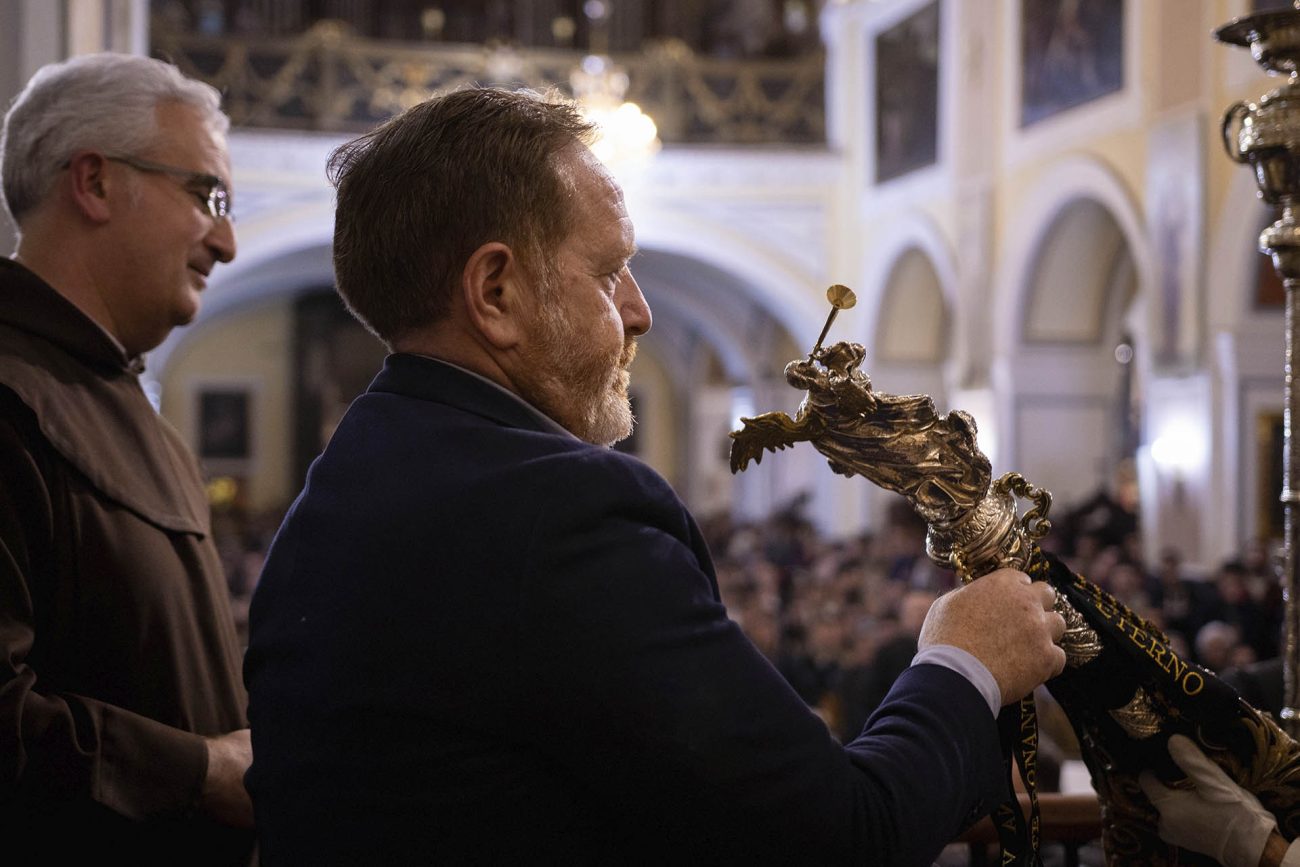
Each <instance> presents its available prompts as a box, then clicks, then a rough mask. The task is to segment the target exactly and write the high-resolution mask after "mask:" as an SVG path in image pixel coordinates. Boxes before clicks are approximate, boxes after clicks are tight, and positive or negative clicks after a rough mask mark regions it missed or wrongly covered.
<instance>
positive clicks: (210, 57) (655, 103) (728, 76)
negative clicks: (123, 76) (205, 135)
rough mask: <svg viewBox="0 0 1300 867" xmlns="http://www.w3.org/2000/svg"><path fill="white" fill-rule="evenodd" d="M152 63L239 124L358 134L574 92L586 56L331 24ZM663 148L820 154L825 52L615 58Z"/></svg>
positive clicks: (665, 49)
mask: <svg viewBox="0 0 1300 867" xmlns="http://www.w3.org/2000/svg"><path fill="white" fill-rule="evenodd" d="M153 53H154V54H155V55H156V56H158V57H162V58H165V59H167V60H170V61H172V62H174V63H176V64H177V66H179V67H180V68H181V70H182V71H183V72H185V73H186V74H188V75H191V76H194V77H196V78H200V79H202V80H204V81H207V82H209V83H211V84H213V85H214V86H216V87H217V88H218V89H219V90H221V91H222V92H223V93H224V94H225V107H226V111H227V112H228V113H229V114H230V117H231V120H232V122H233V123H234V124H235V125H236V126H248V127H275V128H279V129H302V130H321V131H330V132H361V131H364V130H367V129H370V128H371V127H373V126H374V125H376V124H377V123H380V122H382V121H384V120H386V119H387V118H389V117H391V116H393V115H394V114H396V113H398V112H400V111H403V110H404V109H406V108H409V107H410V106H412V105H414V104H415V103H417V102H420V101H421V100H424V99H427V98H428V97H429V96H431V95H433V94H435V93H439V92H442V91H445V90H449V89H452V88H455V87H458V86H462V85H465V84H471V83H478V84H500V85H510V86H524V85H526V86H529V87H535V88H545V87H555V88H558V89H559V90H561V91H564V92H568V91H569V73H570V72H571V71H572V70H573V68H574V67H575V66H577V64H578V62H579V60H580V59H581V58H580V55H578V54H577V53H574V52H568V51H559V50H548V49H535V48H529V49H514V48H508V47H486V46H476V45H448V44H441V43H439V44H412V43H405V42H389V41H380V40H373V39H363V38H360V37H357V36H355V35H354V34H353V33H352V32H351V31H349V29H348V28H347V27H346V26H345V25H343V24H340V23H338V22H333V21H323V22H321V23H319V24H317V25H316V26H315V27H313V28H312V29H311V30H309V31H307V32H306V33H304V34H303V35H301V36H298V37H294V38H290V39H285V38H265V39H259V38H255V37H232V36H223V37H212V36H202V35H196V34H191V33H178V32H175V31H171V30H168V29H166V28H164V27H159V26H157V25H155V28H154V31H153ZM613 59H614V61H615V63H617V64H618V65H620V66H622V67H623V69H624V70H626V71H627V73H628V77H629V79H630V85H629V88H628V93H627V99H629V100H632V101H633V102H636V103H638V104H640V105H641V107H642V108H643V109H644V110H646V111H647V112H648V113H649V114H650V115H652V116H653V117H654V119H655V123H656V124H658V126H659V137H660V138H661V139H662V140H663V141H665V142H690V143H726V144H821V143H824V142H825V140H826V118H825V106H824V95H823V94H824V86H823V85H824V65H825V59H824V57H823V56H822V55H820V54H814V55H811V56H805V57H800V58H796V59H790V60H724V59H718V58H711V57H704V56H700V55H697V54H695V53H694V52H692V51H691V50H690V49H689V48H687V47H686V46H685V45H682V44H680V43H667V44H661V45H656V46H654V47H651V48H649V49H647V50H646V51H643V52H640V53H637V54H625V55H615V56H614V58H613Z"/></svg>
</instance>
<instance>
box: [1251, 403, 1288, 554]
mask: <svg viewBox="0 0 1300 867" xmlns="http://www.w3.org/2000/svg"><path fill="white" fill-rule="evenodd" d="M1284 435H1285V434H1284V430H1283V426H1282V412H1281V411H1280V410H1269V411H1265V412H1261V413H1260V414H1259V415H1258V416H1257V417H1256V419H1255V437H1256V442H1257V447H1256V448H1257V451H1256V460H1257V464H1256V475H1255V478H1256V480H1257V484H1258V491H1257V492H1256V515H1257V518H1256V532H1255V535H1256V536H1257V537H1258V538H1267V539H1280V538H1282V533H1283V527H1282V524H1283V508H1282V441H1283V438H1284Z"/></svg>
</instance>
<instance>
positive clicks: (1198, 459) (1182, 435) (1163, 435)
mask: <svg viewBox="0 0 1300 867" xmlns="http://www.w3.org/2000/svg"><path fill="white" fill-rule="evenodd" d="M1151 460H1153V461H1155V463H1156V466H1157V467H1159V468H1160V469H1161V470H1162V471H1164V472H1166V473H1172V474H1176V475H1190V474H1193V473H1197V472H1199V471H1200V470H1201V469H1202V468H1203V467H1204V466H1205V460H1206V442H1205V433H1204V431H1202V430H1201V429H1200V428H1199V427H1197V426H1195V425H1192V424H1189V423H1187V422H1179V421H1175V422H1171V423H1169V424H1167V425H1166V426H1165V427H1163V428H1162V429H1161V432H1160V435H1159V436H1157V437H1156V438H1155V439H1154V440H1152V442H1151Z"/></svg>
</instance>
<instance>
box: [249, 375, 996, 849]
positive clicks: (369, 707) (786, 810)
mask: <svg viewBox="0 0 1300 867" xmlns="http://www.w3.org/2000/svg"><path fill="white" fill-rule="evenodd" d="M250 629H251V644H250V647H249V649H248V654H247V657H246V662H245V668H244V674H245V680H246V682H247V685H248V690H249V719H250V720H251V723H252V730H253V731H252V736H253V755H254V761H253V765H252V768H251V770H250V771H249V772H248V775H247V784H248V788H249V791H250V792H251V793H252V796H253V801H254V805H255V809H256V816H257V822H258V827H259V832H260V835H261V857H262V861H263V863H264V864H267V865H277V864H312V865H324V864H386V865H390V864H433V863H438V864H443V863H487V864H516V863H528V864H536V863H563V864H585V863H601V864H625V863H647V864H651V863H652V864H731V863H735V864H759V863H791V864H819V865H822V864H850V863H852V864H879V865H894V864H897V865H920V864H929V863H930V861H931V860H932V859H933V858H934V857H935V856H936V855H937V853H938V851H939V850H940V849H941V848H942V846H943V845H944V844H945V843H946V842H947V841H948V840H950V839H951V838H952V837H953V836H955V835H956V834H957V833H958V832H959V830H960V829H961V828H962V827H963V826H964V825H965V824H966V823H968V822H969V821H972V820H973V819H974V818H976V817H977V816H979V815H982V814H983V813H985V812H988V810H990V809H991V808H992V807H993V806H994V805H995V804H996V803H997V802H998V801H1000V800H1001V799H1002V798H1003V796H1004V795H1005V794H1006V785H1005V781H1004V774H1003V772H1002V769H1001V764H1000V758H999V749H998V741H997V732H996V726H995V723H994V720H993V718H992V716H991V715H990V713H989V710H988V706H987V705H986V704H985V701H984V699H983V697H981V695H980V694H979V692H978V691H977V690H976V689H975V688H974V687H973V686H971V685H970V684H969V683H968V682H967V681H966V680H965V679H963V678H962V677H961V676H959V675H957V674H955V673H954V672H952V671H950V670H948V669H946V668H942V667H938V666H931V665H921V666H916V667H913V668H911V669H909V670H908V671H907V672H906V673H905V674H904V675H903V676H902V678H901V679H900V680H899V681H898V683H897V685H896V686H895V687H894V689H893V691H892V692H891V693H890V695H889V697H888V699H887V700H886V702H885V703H884V705H883V706H882V707H881V708H880V710H879V711H878V712H877V713H876V714H875V715H874V716H873V717H872V719H871V720H870V721H869V722H868V723H867V726H866V728H865V729H864V731H863V734H862V736H861V737H859V738H858V739H857V740H855V741H854V742H853V743H851V744H849V745H848V746H840V745H839V744H838V743H836V742H835V741H834V739H833V738H832V737H831V735H830V734H829V733H828V731H827V729H826V727H825V726H824V725H823V724H822V722H821V721H820V720H819V719H818V718H817V717H816V716H815V715H814V714H813V713H811V712H810V711H809V710H808V708H807V707H805V705H804V704H803V702H802V701H800V699H799V697H798V696H797V695H796V694H795V693H794V691H793V690H792V689H791V688H790V687H789V686H788V685H787V684H786V683H785V682H784V681H783V680H782V678H781V677H780V675H778V674H777V672H776V671H775V670H774V669H773V668H772V666H771V665H770V664H768V662H767V661H766V660H765V659H764V658H763V656H762V655H761V654H760V653H759V652H758V650H756V649H755V648H754V646H753V645H752V644H751V643H750V642H749V641H748V640H747V639H746V638H745V636H744V635H743V634H742V632H741V631H740V629H739V628H738V627H737V626H736V624H735V623H733V622H732V621H730V620H729V619H728V618H727V614H726V611H725V610H724V608H723V606H722V604H721V603H720V601H719V598H718V588H717V582H716V579H715V577H714V573H713V567H712V564H711V562H710V559H709V555H708V552H707V550H706V549H705V546H704V543H703V541H702V540H701V538H700V533H699V530H698V529H697V527H696V525H695V522H694V521H693V520H692V518H691V516H690V515H689V514H688V512H687V510H686V508H685V507H684V506H683V505H682V503H681V502H680V501H679V500H678V498H677V497H676V495H675V494H674V493H673V491H672V490H671V489H670V487H669V486H668V484H667V482H665V481H664V480H663V479H662V478H661V477H660V476H659V475H657V474H656V473H655V472H654V471H652V470H651V469H649V468H648V467H646V466H645V465H644V464H642V463H641V462H639V461H638V460H636V459H635V458H631V457H629V456H627V455H624V454H620V453H618V452H615V451H612V450H610V449H604V448H598V447H595V446H591V445H588V444H585V443H582V442H579V441H578V440H576V439H574V438H572V437H569V436H566V435H562V434H557V433H554V432H551V431H548V430H547V429H546V428H545V425H544V424H542V423H541V422H540V420H539V419H538V418H536V417H535V416H534V415H533V414H531V413H530V412H529V410H528V408H526V407H524V406H522V405H520V404H519V403H518V402H517V401H515V400H513V399H512V398H511V397H510V396H509V395H507V394H504V393H502V392H500V391H499V390H497V389H495V388H493V387H492V386H490V385H487V384H485V383H483V382H482V381H480V380H478V379H476V378H475V377H473V376H471V375H469V374H466V373H465V372H463V371H460V370H458V369H456V368H453V367H450V366H448V365H445V364H442V363H440V362H436V361H433V360H430V359H426V358H421V357H417V356H412V355H401V354H398V355H393V356H391V357H390V358H389V359H388V361H387V363H386V364H385V366H384V369H383V371H382V372H381V373H380V374H379V376H378V377H377V378H376V379H375V381H374V383H373V384H372V385H371V386H370V388H369V390H368V391H367V392H366V393H365V394H364V395H362V396H361V397H360V398H358V400H357V401H356V402H355V403H354V404H353V405H352V407H351V408H350V409H349V410H348V413H347V415H346V416H345V418H344V419H343V421H342V423H341V424H340V425H339V427H338V429H337V431H336V432H335V434H334V437H333V439H332V440H331V441H330V444H329V447H328V448H327V449H326V450H325V452H324V453H323V454H322V455H321V456H320V458H319V459H318V460H317V461H316V462H315V464H314V465H313V466H312V469H311V471H310V473H309V475H308V479H307V485H306V487H305V488H304V490H303V492H302V494H301V495H300V496H299V497H298V499H297V501H296V502H295V503H294V505H293V508H292V509H291V511H290V513H289V515H288V517H287V518H286V519H285V523H284V525H283V526H282V527H281V528H280V532H279V533H278V535H277V537H276V539H275V542H274V544H273V545H272V548H271V552H270V555H269V557H268V560H267V564H266V569H265V571H264V572H263V574H262V578H261V581H260V583H259V586H258V588H257V592H256V595H255V597H254V599H253V605H252V611H251V625H250Z"/></svg>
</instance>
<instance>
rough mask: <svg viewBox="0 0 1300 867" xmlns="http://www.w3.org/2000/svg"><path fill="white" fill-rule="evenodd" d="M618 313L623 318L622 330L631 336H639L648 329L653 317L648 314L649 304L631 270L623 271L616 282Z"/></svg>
mask: <svg viewBox="0 0 1300 867" xmlns="http://www.w3.org/2000/svg"><path fill="white" fill-rule="evenodd" d="M617 300H618V314H619V316H621V317H622V318H623V331H624V332H625V333H627V334H630V335H632V336H633V337H640V336H641V335H642V334H645V333H646V332H647V331H649V330H650V326H651V324H652V323H653V322H654V317H652V316H651V315H650V305H649V304H647V303H646V300H645V296H644V295H642V294H641V287H640V286H638V285H637V282H636V278H635V277H633V276H632V272H631V271H627V272H625V274H624V276H623V278H622V279H621V280H619V284H618V296H617Z"/></svg>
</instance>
